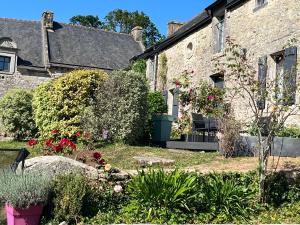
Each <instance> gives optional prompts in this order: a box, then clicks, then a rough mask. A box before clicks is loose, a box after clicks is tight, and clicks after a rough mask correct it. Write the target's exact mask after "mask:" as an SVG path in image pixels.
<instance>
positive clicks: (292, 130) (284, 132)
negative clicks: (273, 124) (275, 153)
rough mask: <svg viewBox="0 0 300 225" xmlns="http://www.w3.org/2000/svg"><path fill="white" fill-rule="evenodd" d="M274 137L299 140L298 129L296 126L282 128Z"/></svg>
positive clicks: (299, 129)
mask: <svg viewBox="0 0 300 225" xmlns="http://www.w3.org/2000/svg"><path fill="white" fill-rule="evenodd" d="M276 135H277V136H278V137H290V138H300V127H299V126H296V125H291V126H288V127H284V128H282V129H281V130H280V131H279V132H278V133H277V134H276Z"/></svg>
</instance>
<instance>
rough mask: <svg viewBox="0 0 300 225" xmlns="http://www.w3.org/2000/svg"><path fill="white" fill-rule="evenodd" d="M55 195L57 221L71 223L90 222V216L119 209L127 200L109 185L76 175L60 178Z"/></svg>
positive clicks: (55, 219) (54, 214)
mask: <svg viewBox="0 0 300 225" xmlns="http://www.w3.org/2000/svg"><path fill="white" fill-rule="evenodd" d="M52 195H53V200H52V205H53V206H54V209H53V217H54V221H56V222H59V221H67V222H69V223H75V222H77V223H78V222H79V221H83V220H86V221H90V220H89V219H88V218H93V217H94V216H96V215H97V214H101V213H106V212H109V211H111V210H114V211H117V210H118V209H119V208H120V207H121V206H122V204H123V202H126V200H127V198H126V196H124V195H123V194H122V193H115V192H114V191H113V188H112V187H111V186H110V185H108V184H105V183H99V182H98V181H91V180H88V179H87V178H85V177H83V176H81V175H74V174H69V175H64V176H60V177H57V179H56V180H55V183H54V190H53V193H52Z"/></svg>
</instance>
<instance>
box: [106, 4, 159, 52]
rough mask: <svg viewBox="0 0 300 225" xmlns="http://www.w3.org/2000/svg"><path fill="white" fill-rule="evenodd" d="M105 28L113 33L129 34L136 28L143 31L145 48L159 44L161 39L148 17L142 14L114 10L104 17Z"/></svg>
mask: <svg viewBox="0 0 300 225" xmlns="http://www.w3.org/2000/svg"><path fill="white" fill-rule="evenodd" d="M105 23H106V28H107V29H109V30H113V31H115V32H121V33H128V34H129V33H130V32H131V30H132V28H134V27H136V26H140V27H142V28H143V29H144V30H143V31H144V36H143V39H144V44H145V46H146V47H150V46H151V45H153V44H155V43H157V42H159V41H160V40H161V39H162V38H163V37H162V35H161V34H160V33H159V31H158V29H157V28H156V26H155V24H154V23H153V22H151V20H150V18H149V16H147V15H146V14H145V13H143V12H139V11H135V12H128V11H127V10H122V9H116V10H113V11H111V12H110V13H108V14H107V16H106V17H105Z"/></svg>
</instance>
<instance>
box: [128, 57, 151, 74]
mask: <svg viewBox="0 0 300 225" xmlns="http://www.w3.org/2000/svg"><path fill="white" fill-rule="evenodd" d="M146 68H147V65H146V61H145V60H143V59H139V60H137V61H135V62H134V63H133V64H132V66H131V70H132V71H134V72H136V73H140V74H143V75H144V76H146Z"/></svg>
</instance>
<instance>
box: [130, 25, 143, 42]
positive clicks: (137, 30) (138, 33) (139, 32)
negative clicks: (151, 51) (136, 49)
mask: <svg viewBox="0 0 300 225" xmlns="http://www.w3.org/2000/svg"><path fill="white" fill-rule="evenodd" d="M131 35H132V36H133V38H134V40H135V41H137V42H142V41H143V28H142V27H139V26H138V27H134V28H133V29H132V30H131Z"/></svg>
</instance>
